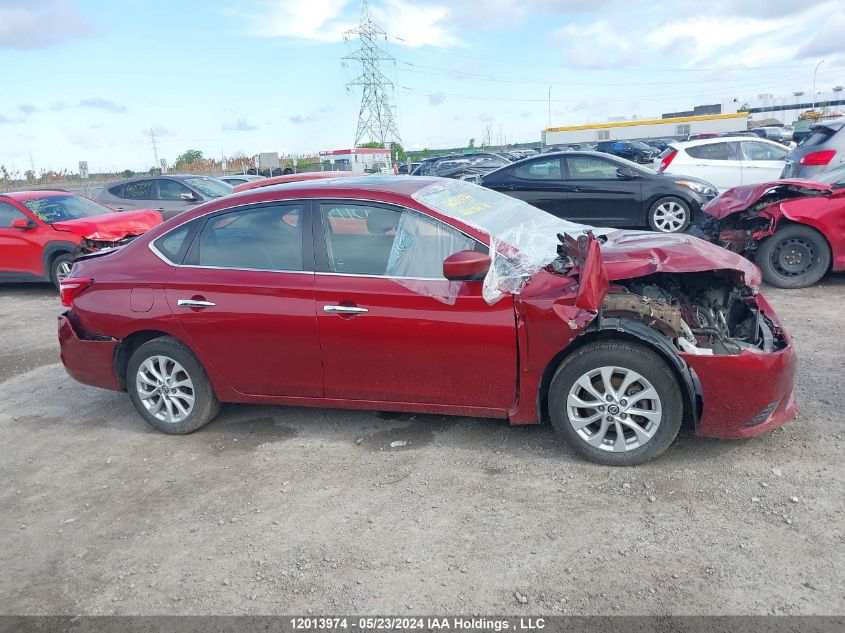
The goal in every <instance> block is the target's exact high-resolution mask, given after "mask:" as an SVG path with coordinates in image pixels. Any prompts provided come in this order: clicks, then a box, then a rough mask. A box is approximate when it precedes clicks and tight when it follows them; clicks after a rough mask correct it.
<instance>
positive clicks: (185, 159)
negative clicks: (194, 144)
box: [176, 149, 204, 165]
mask: <svg viewBox="0 0 845 633" xmlns="http://www.w3.org/2000/svg"><path fill="white" fill-rule="evenodd" d="M203 158H204V157H203V155H202V152H201V151H199V150H198V149H189V150H188V151H187V152H185V153H184V154H180V155H179V156H178V157H177V158H176V164H177V165H179V164H180V163H181V164H182V165H190V164H191V163H193V162H196V161H198V160H202V159H203Z"/></svg>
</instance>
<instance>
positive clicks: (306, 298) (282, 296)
mask: <svg viewBox="0 0 845 633" xmlns="http://www.w3.org/2000/svg"><path fill="white" fill-rule="evenodd" d="M305 218H306V216H305V213H304V208H303V204H302V203H284V204H283V203H273V204H270V205H261V206H256V207H253V208H250V209H238V210H235V211H225V212H221V213H217V214H214V215H211V216H209V217H208V219H207V220H205V222H204V226H203V227H202V228H201V229H200V231H199V234H198V235H197V236H196V237H195V238H194V241H193V244H192V245H191V247H190V249H189V251H188V254H187V256H186V258H185V262H184V263H183V265H182V266H180V267H179V268H177V270H176V272H175V273H174V274H173V276H172V277H171V278H170V280H169V281H168V282H167V288H166V295H167V301H168V304H169V306H170V309H171V310H172V311H173V313H174V314H175V315H176V318H177V320H178V321H179V323H180V325H181V326H182V327H183V329H184V330H185V332H186V334H187V336H188V339H189V340H190V342H191V345H192V347H193V349H195V350H196V351H197V353H198V355H199V356H200V359H201V360H202V362H203V364H205V365H206V366H207V367H209V368H211V369H213V370H214V371H215V372H216V373H217V374H218V375H219V376H221V377H222V378H223V380H225V381H226V382H227V383H228V384H229V385H230V386H231V387H232V388H233V389H235V390H237V391H239V392H241V393H245V394H251V395H269V396H303V397H320V396H322V395H323V384H322V379H323V376H322V367H321V361H320V344H319V341H318V338H317V320H316V318H315V314H314V313H315V307H314V273H313V268H312V262H313V258H312V256H311V252H312V249H311V239H312V238H311V232H310V230H308V229H304V224H306V223H305ZM303 238H305V239H303Z"/></svg>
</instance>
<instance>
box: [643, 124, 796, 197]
mask: <svg viewBox="0 0 845 633" xmlns="http://www.w3.org/2000/svg"><path fill="white" fill-rule="evenodd" d="M788 153H789V148H787V147H784V146H783V145H781V144H780V143H775V142H774V141H768V140H766V139H762V138H753V137H750V136H720V137H717V138H708V139H702V140H700V141H688V142H686V143H672V144H671V145H669V147H668V148H667V149H666V150H664V151H663V153H661V154H660V156H658V157H657V158H655V159H654V168H655V169H656V170H657V171H660V172H664V173H667V174H683V175H685V176H695V177H696V178H702V179H704V180H707V181H708V182H712V183H713V184H714V185H716V188H717V189H718V190H719V191H724V190H725V189H730V188H731V187H737V186H739V185H748V184H753V183H758V182H768V181H771V180H777V179H778V178H779V177H780V173H781V171H783V167H784V164H785V162H786V155H787V154H788Z"/></svg>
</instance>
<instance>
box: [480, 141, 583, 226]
mask: <svg viewBox="0 0 845 633" xmlns="http://www.w3.org/2000/svg"><path fill="white" fill-rule="evenodd" d="M561 160H562V159H561V158H560V156H559V155H555V156H546V157H543V158H535V159H534V160H530V161H522V162H520V163H518V164H516V165H514V166H513V167H511V168H509V169H507V170H501V171H500V172H495V173H496V180H495V181H493V182H491V183H490V184H489V185H488V181H487V180H486V179H485V180H484V184H485V186H489V187H490V188H491V189H495V190H497V191H501V192H502V193H506V194H508V195H509V196H511V197H513V198H519V199H520V200H524V201H525V202H527V203H528V204H531V205H533V206H535V207H537V208H538V209H543V211H548V212H549V213H551V214H552V215H556V216H558V217H560V218H568V217H569V215H568V214H569V207H568V200H569V196H568V192H569V183H567V182H564V181H563V178H562V173H561Z"/></svg>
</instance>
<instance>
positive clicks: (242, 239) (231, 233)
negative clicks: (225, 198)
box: [192, 205, 304, 271]
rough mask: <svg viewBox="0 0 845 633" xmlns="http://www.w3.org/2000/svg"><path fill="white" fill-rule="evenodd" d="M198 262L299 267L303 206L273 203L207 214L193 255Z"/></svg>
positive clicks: (258, 267)
mask: <svg viewBox="0 0 845 633" xmlns="http://www.w3.org/2000/svg"><path fill="white" fill-rule="evenodd" d="M192 259H195V261H192V263H195V264H196V265H199V266H210V267H214V268H235V269H241V270H244V269H246V270H275V271H300V270H303V269H304V266H303V262H302V206H301V205H274V206H268V207H259V208H255V209H247V210H237V211H229V212H228V213H223V214H220V215H215V216H213V217H211V218H209V219H208V220H207V221H206V223H205V226H204V227H203V229H202V232H201V233H200V235H199V238H198V244H197V252H196V255H195V256H194V257H193V258H192Z"/></svg>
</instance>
